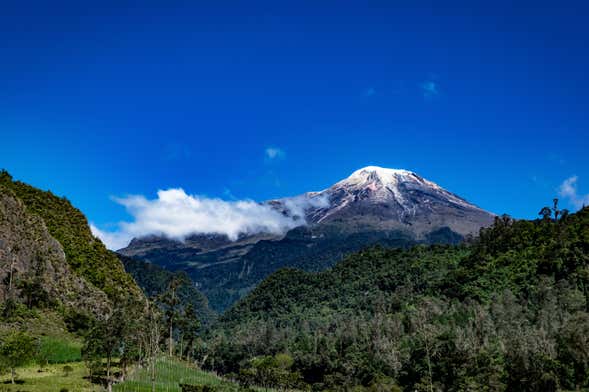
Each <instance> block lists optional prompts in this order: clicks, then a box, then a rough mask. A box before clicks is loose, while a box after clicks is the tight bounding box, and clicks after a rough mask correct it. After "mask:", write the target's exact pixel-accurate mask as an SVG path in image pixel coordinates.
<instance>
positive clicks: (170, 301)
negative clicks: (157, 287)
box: [161, 276, 182, 356]
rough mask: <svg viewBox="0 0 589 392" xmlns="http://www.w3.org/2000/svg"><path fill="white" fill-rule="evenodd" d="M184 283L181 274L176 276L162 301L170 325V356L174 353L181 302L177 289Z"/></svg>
mask: <svg viewBox="0 0 589 392" xmlns="http://www.w3.org/2000/svg"><path fill="white" fill-rule="evenodd" d="M181 284H182V279H181V278H180V277H179V276H174V277H173V278H172V279H171V280H170V282H169V284H168V290H167V291H166V292H165V293H164V294H163V295H162V297H161V302H162V303H163V304H164V305H165V307H166V312H165V314H166V321H167V325H168V350H169V354H170V356H172V355H174V322H175V321H176V318H177V317H178V309H177V308H178V304H179V303H180V301H179V299H178V296H177V295H176V289H177V288H178V287H179V286H180V285H181Z"/></svg>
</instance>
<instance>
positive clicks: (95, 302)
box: [0, 186, 109, 315]
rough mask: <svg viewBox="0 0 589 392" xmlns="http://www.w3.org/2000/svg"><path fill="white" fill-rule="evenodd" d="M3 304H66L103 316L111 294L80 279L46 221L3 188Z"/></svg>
mask: <svg viewBox="0 0 589 392" xmlns="http://www.w3.org/2000/svg"><path fill="white" fill-rule="evenodd" d="M0 260H1V263H0V282H2V284H0V302H1V303H5V302H6V301H7V300H9V299H14V300H17V301H20V302H22V303H24V304H25V305H27V306H38V305H52V304H61V305H63V306H65V307H69V308H75V309H78V310H82V311H84V312H86V313H88V314H94V315H100V314H103V313H105V312H106V310H107V309H108V306H109V301H108V298H107V296H106V294H105V293H104V292H103V291H101V290H99V289H98V288H96V287H95V286H94V285H93V284H91V283H89V282H87V281H86V280H84V279H83V278H82V277H80V276H78V275H77V274H76V273H75V272H74V271H73V269H72V268H71V267H70V266H69V264H68V263H67V261H66V256H65V253H64V251H63V248H62V246H61V245H60V243H59V242H58V241H57V240H55V238H53V237H52V236H51V235H50V234H49V232H48V230H47V227H46V226H45V222H43V220H42V219H41V218H40V217H38V216H36V215H33V214H31V213H29V212H27V211H26V208H25V206H24V204H23V202H22V201H20V200H19V199H17V198H16V196H15V195H14V194H13V193H12V192H11V191H9V190H8V189H6V188H5V187H3V186H0Z"/></svg>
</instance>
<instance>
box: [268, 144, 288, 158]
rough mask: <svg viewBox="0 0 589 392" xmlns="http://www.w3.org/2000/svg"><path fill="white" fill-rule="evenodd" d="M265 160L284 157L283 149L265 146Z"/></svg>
mask: <svg viewBox="0 0 589 392" xmlns="http://www.w3.org/2000/svg"><path fill="white" fill-rule="evenodd" d="M264 154H265V155H266V159H267V160H278V159H284V158H286V153H285V152H284V150H282V149H281V148H278V147H266V150H265V151H264Z"/></svg>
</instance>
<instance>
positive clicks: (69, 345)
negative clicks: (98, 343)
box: [39, 336, 82, 364]
mask: <svg viewBox="0 0 589 392" xmlns="http://www.w3.org/2000/svg"><path fill="white" fill-rule="evenodd" d="M39 358H43V359H45V360H47V362H48V363H51V364H56V363H68V362H78V361H81V360H82V343H78V342H73V341H71V340H68V339H65V338H56V337H49V336H43V337H41V344H40V347H39Z"/></svg>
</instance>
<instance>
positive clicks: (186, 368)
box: [0, 342, 269, 392]
mask: <svg viewBox="0 0 589 392" xmlns="http://www.w3.org/2000/svg"><path fill="white" fill-rule="evenodd" d="M62 343H63V342H62ZM50 346H55V347H57V348H58V351H57V352H56V353H53V355H52V358H53V359H54V360H63V359H64V358H66V357H68V356H69V355H72V353H75V351H74V350H69V349H66V348H64V347H65V346H67V345H65V346H64V345H63V344H61V343H55V342H50V343H48V344H47V347H50ZM66 365H67V366H70V367H71V368H72V372H71V373H70V374H68V375H66V374H65V373H64V366H66ZM87 375H88V370H87V369H86V367H85V365H84V363H83V362H69V363H60V364H49V365H46V366H43V369H42V371H39V365H33V364H32V365H29V366H26V367H21V368H18V369H17V380H18V384H16V385H12V384H10V376H9V375H8V374H4V375H2V376H0V392H60V391H63V390H67V391H68V392H100V391H103V389H102V388H101V387H100V386H98V385H93V384H91V383H90V382H89V381H88V380H86V379H85V378H84V377H86V376H87ZM156 379H157V381H156V392H181V389H180V384H190V385H208V386H214V387H216V389H217V391H219V392H234V391H235V392H236V391H238V390H239V386H238V385H237V384H235V383H233V382H230V381H227V380H224V379H223V378H221V377H219V376H217V375H215V374H213V373H209V372H205V371H203V370H200V369H198V368H197V367H195V366H192V365H190V364H188V363H186V362H181V361H178V360H176V359H167V358H161V359H160V360H158V361H157V365H156ZM113 390H114V391H115V392H151V377H150V374H149V370H148V369H146V368H138V369H135V370H134V371H133V372H132V373H131V374H130V375H129V376H128V377H127V380H126V381H125V382H123V383H119V384H116V385H114V386H113ZM255 390H258V391H269V390H268V389H261V388H255Z"/></svg>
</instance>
